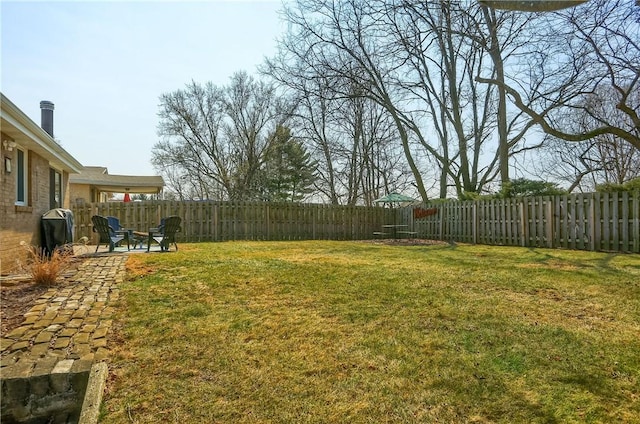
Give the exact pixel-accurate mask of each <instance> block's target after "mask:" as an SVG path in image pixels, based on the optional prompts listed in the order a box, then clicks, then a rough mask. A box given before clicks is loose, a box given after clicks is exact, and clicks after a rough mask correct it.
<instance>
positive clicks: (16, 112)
mask: <svg viewBox="0 0 640 424" xmlns="http://www.w3.org/2000/svg"><path fill="white" fill-rule="evenodd" d="M0 102H1V105H0V128H1V129H2V132H3V133H5V134H7V135H8V136H9V137H11V138H12V139H13V140H14V141H15V142H16V143H17V144H18V145H19V146H21V147H23V148H24V149H26V150H31V151H33V152H35V153H37V154H38V155H40V156H42V157H43V158H45V159H46V160H48V161H49V164H50V165H51V166H52V167H54V168H57V169H59V170H61V171H66V172H68V173H70V174H77V173H79V172H80V171H81V170H82V164H81V163H80V162H78V161H77V160H76V159H75V158H74V157H73V156H71V155H70V154H69V153H68V152H67V151H66V150H65V149H64V148H63V147H62V146H61V145H60V144H58V143H57V142H56V141H55V140H54V139H53V137H51V136H50V135H49V134H48V133H47V132H46V131H45V130H43V129H42V128H40V126H39V125H37V124H36V123H35V122H33V121H32V120H31V118H29V117H28V116H27V115H25V114H24V112H22V110H20V108H18V107H17V106H16V105H14V104H13V103H12V102H11V101H10V100H9V99H8V98H7V97H6V96H5V95H4V94H2V93H0Z"/></svg>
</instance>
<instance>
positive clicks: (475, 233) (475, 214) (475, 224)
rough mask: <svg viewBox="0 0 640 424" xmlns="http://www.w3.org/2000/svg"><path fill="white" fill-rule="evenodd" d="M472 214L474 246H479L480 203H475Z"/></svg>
mask: <svg viewBox="0 0 640 424" xmlns="http://www.w3.org/2000/svg"><path fill="white" fill-rule="evenodd" d="M471 214H472V216H473V220H472V222H473V228H472V230H471V231H473V244H478V202H473V205H472V208H471Z"/></svg>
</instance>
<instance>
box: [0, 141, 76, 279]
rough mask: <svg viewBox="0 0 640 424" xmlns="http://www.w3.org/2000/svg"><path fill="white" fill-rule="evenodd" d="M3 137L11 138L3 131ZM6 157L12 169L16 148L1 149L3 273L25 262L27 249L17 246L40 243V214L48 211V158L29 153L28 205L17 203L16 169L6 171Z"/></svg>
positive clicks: (0, 244) (65, 185)
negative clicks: (23, 243) (22, 243)
mask: <svg viewBox="0 0 640 424" xmlns="http://www.w3.org/2000/svg"><path fill="white" fill-rule="evenodd" d="M2 139H3V140H5V139H10V137H8V136H7V135H6V134H2ZM5 156H6V157H9V158H11V160H12V165H13V166H14V168H15V164H16V157H17V154H16V150H15V149H14V150H13V151H11V152H9V151H7V150H4V149H3V150H2V175H1V178H2V179H1V181H2V186H1V188H0V216H1V218H0V273H2V274H6V273H9V272H11V271H14V270H16V269H17V268H18V266H19V264H20V263H25V260H26V258H27V251H26V249H25V248H24V247H23V246H21V245H20V242H23V241H24V242H25V243H27V244H29V245H33V246H40V217H41V216H42V214H43V213H45V212H46V211H48V210H49V184H50V183H49V178H50V176H49V168H50V167H49V161H48V160H46V159H44V158H43V157H41V156H39V155H37V154H35V153H34V152H32V151H29V152H28V170H29V182H28V199H29V200H28V206H16V205H15V199H16V174H15V169H14V170H13V172H12V173H11V174H7V173H6V170H5V167H4V158H5ZM68 182H69V175H68V174H67V173H64V175H63V192H64V201H65V205H66V206H65V207H68V206H69V194H68V187H69V185H68Z"/></svg>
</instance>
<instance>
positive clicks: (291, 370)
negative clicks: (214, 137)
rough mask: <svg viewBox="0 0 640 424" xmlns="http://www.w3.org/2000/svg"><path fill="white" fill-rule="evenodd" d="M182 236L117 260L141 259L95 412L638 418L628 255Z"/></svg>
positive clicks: (187, 416) (174, 417)
mask: <svg viewBox="0 0 640 424" xmlns="http://www.w3.org/2000/svg"><path fill="white" fill-rule="evenodd" d="M185 247H186V248H185V249H183V248H182V246H181V249H180V251H179V252H176V253H172V254H167V255H137V256H135V260H136V261H139V263H133V264H132V263H131V260H133V258H134V256H133V255H132V258H131V259H130V261H129V265H130V266H131V269H132V270H133V272H135V270H140V269H142V270H146V269H154V270H157V271H156V272H154V273H152V274H148V275H143V276H141V277H139V278H136V279H135V280H134V281H131V282H130V283H128V284H127V285H125V286H123V288H122V291H121V293H122V299H123V302H122V303H123V309H122V310H121V315H120V316H121V319H122V322H123V325H124V327H123V332H122V335H123V345H122V346H121V350H122V354H121V355H120V357H119V359H118V360H117V361H115V362H114V364H113V366H114V369H115V371H116V378H115V382H114V383H113V384H112V385H111V387H110V392H109V396H108V397H107V399H106V402H105V404H104V408H103V412H104V413H103V422H105V423H127V422H140V423H143V422H148V423H151V422H160V421H162V422H182V423H200V422H225V423H258V422H260V423H262V422H265V423H266V422H272V423H300V422H309V423H327V422H329V423H330V422H335V423H343V422H349V423H371V422H375V423H385V422H389V423H391V422H394V423H396V422H416V423H418V422H505V423H507V422H508V423H514V422H522V423H530V422H627V421H629V419H630V418H632V417H637V416H640V404H639V402H640V401H639V400H638V393H640V390H639V381H638V374H639V371H640V359H639V358H638V355H637V352H638V351H639V350H640V341H639V340H638V337H637V334H638V332H639V331H640V328H639V327H638V323H639V322H640V300H639V299H640V284H639V283H638V281H637V278H636V276H635V274H634V273H635V272H637V270H638V269H640V258H638V256H631V255H611V254H596V253H588V252H567V251H553V250H544V249H518V248H500V247H481V246H443V245H422V246H388V245H382V244H367V243H349V242H278V243H268V242H242V243H240V242H237V243H231V242H229V243H216V244H205V243H203V244H197V245H187V246H185ZM545 264H548V266H545ZM142 274H146V273H142ZM142 274H141V273H138V275H142Z"/></svg>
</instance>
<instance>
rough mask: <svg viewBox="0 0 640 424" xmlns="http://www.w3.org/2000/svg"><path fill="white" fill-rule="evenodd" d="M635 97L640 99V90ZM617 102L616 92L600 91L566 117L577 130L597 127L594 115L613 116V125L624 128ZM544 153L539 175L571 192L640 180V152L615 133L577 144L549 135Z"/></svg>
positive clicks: (568, 124) (638, 129) (568, 122)
mask: <svg viewBox="0 0 640 424" xmlns="http://www.w3.org/2000/svg"><path fill="white" fill-rule="evenodd" d="M634 95H635V96H639V97H640V91H639V92H636V93H635V94H634ZM616 100H617V96H616V94H615V90H613V89H609V90H606V89H604V88H601V89H599V90H598V93H597V95H594V96H590V97H588V98H586V101H588V102H589V104H588V105H584V108H582V109H578V110H575V111H573V112H572V113H571V116H568V117H567V118H566V124H567V126H570V128H572V129H573V130H575V131H581V130H584V129H586V128H590V127H592V126H593V125H594V123H593V122H592V121H593V119H594V118H593V116H592V115H593V114H596V115H599V116H609V120H610V122H612V123H615V124H616V125H617V126H624V125H625V123H624V122H616V121H615V119H616V118H617V119H624V117H623V115H621V114H619V113H617V111H616ZM587 111H589V113H587ZM635 131H640V128H636V130H635ZM541 154H543V155H544V156H543V158H544V160H543V161H540V162H538V164H537V166H535V168H536V169H538V170H539V175H547V176H552V177H553V178H554V179H556V180H558V181H564V182H566V183H567V185H568V189H569V191H573V190H580V191H594V190H595V188H596V186H598V185H602V184H618V185H622V184H625V183H627V182H628V181H631V180H633V179H634V178H637V177H640V150H638V149H636V148H635V147H634V146H633V145H631V144H629V143H627V142H625V141H624V140H622V139H620V138H618V137H616V136H614V135H613V134H602V135H599V136H596V137H593V138H592V139H589V140H585V141H581V142H576V143H567V142H566V141H564V140H561V139H558V138H555V137H551V136H549V137H548V140H547V141H546V142H545V147H544V149H543V150H542V152H541Z"/></svg>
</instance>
